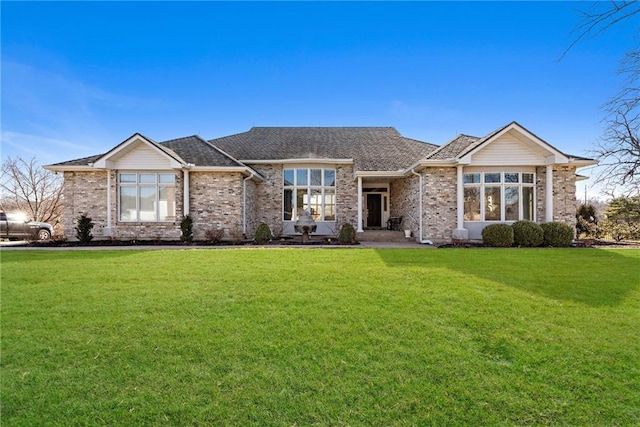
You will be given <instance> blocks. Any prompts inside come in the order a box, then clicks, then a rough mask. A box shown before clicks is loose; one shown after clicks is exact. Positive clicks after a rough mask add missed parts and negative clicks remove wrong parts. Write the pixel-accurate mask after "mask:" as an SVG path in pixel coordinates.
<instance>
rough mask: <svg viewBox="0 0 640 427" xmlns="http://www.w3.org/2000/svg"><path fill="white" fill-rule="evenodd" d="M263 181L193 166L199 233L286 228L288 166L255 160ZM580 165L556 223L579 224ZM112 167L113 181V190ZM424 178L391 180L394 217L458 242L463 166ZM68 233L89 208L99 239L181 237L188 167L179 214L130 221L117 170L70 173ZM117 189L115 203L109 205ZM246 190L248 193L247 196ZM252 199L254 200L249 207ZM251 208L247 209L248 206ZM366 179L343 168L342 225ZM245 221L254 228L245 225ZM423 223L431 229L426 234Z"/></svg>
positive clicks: (560, 185) (541, 201)
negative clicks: (122, 214) (122, 209)
mask: <svg viewBox="0 0 640 427" xmlns="http://www.w3.org/2000/svg"><path fill="white" fill-rule="evenodd" d="M253 167H254V169H256V170H257V171H259V172H260V173H261V175H262V176H263V178H264V180H263V181H255V180H252V179H246V178H247V177H246V176H245V175H243V174H242V173H240V172H232V173H231V172H229V173H226V172H225V173H223V172H191V173H190V174H189V182H190V187H189V188H190V190H189V194H190V198H189V205H190V214H191V216H192V218H193V220H194V237H195V239H204V238H205V232H206V231H207V230H208V229H212V228H222V229H223V230H224V232H225V233H224V238H225V239H231V240H237V239H240V238H242V236H243V234H244V236H245V237H247V238H251V237H252V236H253V235H254V233H255V230H256V228H257V227H258V224H259V223H261V222H265V223H267V224H268V225H269V227H270V228H271V230H272V232H273V234H274V235H275V236H279V235H281V234H282V233H283V220H282V196H283V187H282V170H283V166H282V165H281V164H265V165H262V164H261V165H254V166H253ZM575 172H576V170H575V167H572V166H555V167H554V170H553V173H554V180H553V193H554V195H553V202H554V216H553V218H554V221H560V222H564V223H567V224H569V225H571V226H574V225H575V201H576V198H575V190H576V176H575ZM107 173H110V174H111V179H110V182H111V185H110V188H108V189H107V183H108V179H107ZM420 173H421V174H422V179H423V187H422V188H421V189H420V188H418V187H419V178H418V177H417V176H415V175H408V176H407V177H405V178H401V179H396V180H394V181H392V182H391V183H390V187H389V195H390V200H389V203H390V207H389V209H390V215H391V216H402V217H403V222H402V226H401V227H402V228H403V229H410V230H411V231H412V234H413V235H414V236H415V237H416V238H422V239H429V240H433V241H434V242H448V241H451V238H452V234H453V230H455V228H456V221H457V218H456V217H457V215H456V209H457V203H456V199H457V190H456V169H455V168H447V167H431V168H426V169H424V170H423V171H421V172H420ZM536 179H537V181H536V209H537V212H536V213H537V221H538V222H539V223H542V222H544V219H545V191H546V186H545V183H546V169H545V167H538V168H536ZM64 180H65V184H64V199H65V205H64V216H63V227H64V235H65V236H66V238H68V239H70V240H75V229H74V227H75V225H76V220H77V218H78V217H79V216H80V215H81V214H83V213H86V214H87V215H88V216H90V217H91V218H92V220H93V222H94V224H95V226H94V229H93V235H94V239H96V240H97V239H101V238H114V239H120V240H174V239H179V238H180V236H181V232H180V220H181V219H182V212H183V172H180V171H177V172H176V219H175V221H173V222H163V223H148V222H138V223H128V222H126V223H124V222H119V221H118V212H117V205H118V190H117V171H109V172H107V171H91V172H64ZM107 191H109V195H110V199H111V206H110V207H108V206H107ZM245 191H246V194H245ZM420 191H422V194H423V196H422V201H423V206H422V214H423V216H422V218H419V211H420V209H419V206H418V204H419V192H420ZM245 203H246V206H245ZM108 209H109V210H110V215H111V225H112V227H111V229H108V228H107V222H108V221H107V210H108ZM245 209H246V210H245ZM357 219H358V184H357V180H355V179H354V171H353V166H352V165H337V166H336V222H335V233H336V234H337V232H338V230H339V228H340V226H342V224H344V223H347V222H348V223H350V224H351V225H353V226H354V227H355V228H357ZM243 220H246V226H245V227H243ZM420 221H422V225H423V235H422V236H418V234H419V229H420Z"/></svg>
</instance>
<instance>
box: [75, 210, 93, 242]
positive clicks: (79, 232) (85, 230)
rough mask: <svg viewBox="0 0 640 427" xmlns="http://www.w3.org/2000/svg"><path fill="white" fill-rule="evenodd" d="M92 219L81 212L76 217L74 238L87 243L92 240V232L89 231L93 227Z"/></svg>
mask: <svg viewBox="0 0 640 427" xmlns="http://www.w3.org/2000/svg"><path fill="white" fill-rule="evenodd" d="M93 226H94V224H93V221H92V219H91V217H89V216H87V214H86V213H83V214H82V215H80V216H79V217H78V225H77V226H76V227H75V229H76V238H77V239H78V240H79V241H80V243H89V242H90V241H91V240H93V234H92V233H91V229H93Z"/></svg>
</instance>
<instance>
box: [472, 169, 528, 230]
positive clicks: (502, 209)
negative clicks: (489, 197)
mask: <svg viewBox="0 0 640 427" xmlns="http://www.w3.org/2000/svg"><path fill="white" fill-rule="evenodd" d="M477 173H479V174H480V182H478V183H469V184H463V188H472V187H475V188H479V189H480V192H479V193H480V219H479V220H471V219H465V220H464V222H473V223H481V222H490V223H500V222H507V223H512V222H516V221H520V220H522V218H523V213H524V209H523V208H524V205H523V197H522V188H523V187H527V188H533V207H532V214H533V215H532V217H533V218H532V219H531V221H533V222H536V221H537V206H536V204H537V197H536V193H537V189H536V174H535V172H529V171H522V170H519V171H516V170H501V171H499V173H500V182H484V175H485V173H488V174H495V173H498V171H497V170H483V171H479V170H472V171H467V170H465V171H464V172H463V180H464V175H471V174H477ZM505 173H518V182H517V183H516V182H505V179H504V176H505ZM523 174H530V175H533V182H531V183H528V182H527V183H525V182H523V180H522V177H523ZM486 187H500V219H499V220H498V219H489V220H488V219H486V218H485V188H486ZM505 187H518V219H517V220H507V219H506V212H505Z"/></svg>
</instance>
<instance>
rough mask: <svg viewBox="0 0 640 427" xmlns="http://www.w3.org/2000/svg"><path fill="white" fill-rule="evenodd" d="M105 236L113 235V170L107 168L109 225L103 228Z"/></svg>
mask: <svg viewBox="0 0 640 427" xmlns="http://www.w3.org/2000/svg"><path fill="white" fill-rule="evenodd" d="M102 235H103V236H107V237H108V236H111V170H109V169H107V225H106V226H105V227H104V229H103V230H102Z"/></svg>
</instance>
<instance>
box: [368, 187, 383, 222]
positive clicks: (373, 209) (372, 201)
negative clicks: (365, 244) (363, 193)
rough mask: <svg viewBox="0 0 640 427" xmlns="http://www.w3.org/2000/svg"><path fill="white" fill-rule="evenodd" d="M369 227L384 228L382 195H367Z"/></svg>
mask: <svg viewBox="0 0 640 427" xmlns="http://www.w3.org/2000/svg"><path fill="white" fill-rule="evenodd" d="M367 227H382V194H367Z"/></svg>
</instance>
